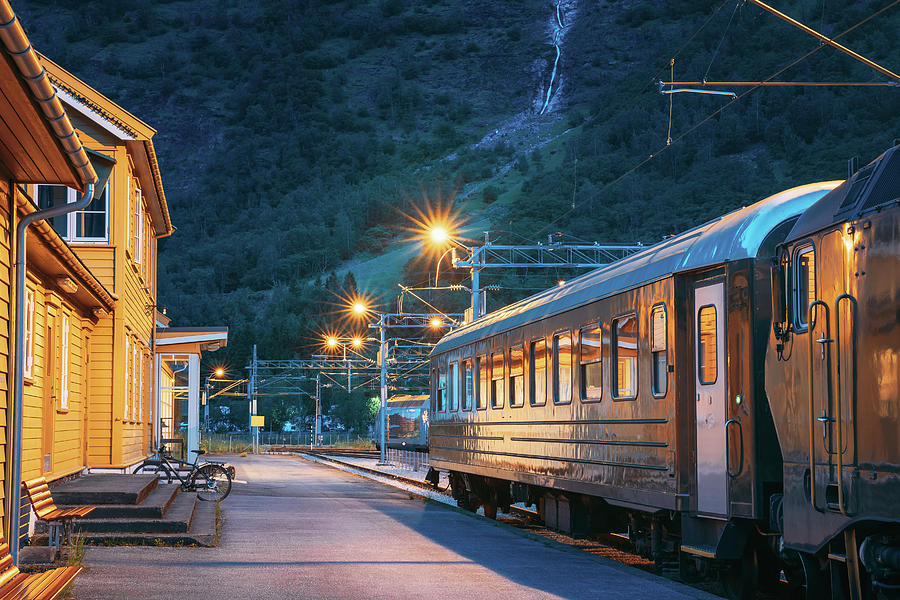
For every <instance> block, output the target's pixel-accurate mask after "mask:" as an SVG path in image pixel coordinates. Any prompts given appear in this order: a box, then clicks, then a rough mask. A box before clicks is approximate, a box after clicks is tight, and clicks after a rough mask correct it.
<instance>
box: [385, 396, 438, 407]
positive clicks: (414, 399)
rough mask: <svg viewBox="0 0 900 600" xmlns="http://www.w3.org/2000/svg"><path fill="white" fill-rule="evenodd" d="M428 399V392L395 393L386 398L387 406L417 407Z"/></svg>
mask: <svg viewBox="0 0 900 600" xmlns="http://www.w3.org/2000/svg"><path fill="white" fill-rule="evenodd" d="M430 399H431V397H430V396H429V395H428V394H396V395H394V396H391V397H390V398H388V399H387V403H388V408H418V407H420V406H422V404H423V403H425V404H427V403H428V401H429V400H430Z"/></svg>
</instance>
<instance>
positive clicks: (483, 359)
mask: <svg viewBox="0 0 900 600" xmlns="http://www.w3.org/2000/svg"><path fill="white" fill-rule="evenodd" d="M475 370H476V371H477V372H478V373H477V377H478V394H477V396H476V397H475V406H476V407H477V408H478V410H484V409H486V408H487V405H488V396H489V395H490V389H491V384H490V381H491V369H490V364H489V363H488V359H487V356H478V357H476V358H475Z"/></svg>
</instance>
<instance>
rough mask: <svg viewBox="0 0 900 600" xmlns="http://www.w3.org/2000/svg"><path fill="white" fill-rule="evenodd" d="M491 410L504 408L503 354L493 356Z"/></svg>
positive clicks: (496, 353) (497, 353)
mask: <svg viewBox="0 0 900 600" xmlns="http://www.w3.org/2000/svg"><path fill="white" fill-rule="evenodd" d="M491 408H503V352H495V353H494V354H492V355H491Z"/></svg>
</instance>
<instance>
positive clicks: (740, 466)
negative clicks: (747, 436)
mask: <svg viewBox="0 0 900 600" xmlns="http://www.w3.org/2000/svg"><path fill="white" fill-rule="evenodd" d="M730 425H737V428H738V445H739V447H740V449H741V452H740V454H739V455H738V456H739V458H740V460H739V461H738V470H737V473H732V472H731V464H730V462H729V460H728V427H729V426H730ZM725 470H726V472H727V473H728V476H729V477H731V478H732V479H734V478H735V477H740V476H741V473H743V472H744V428H743V427H741V422H740V421H738V420H737V419H728V420H727V421H725Z"/></svg>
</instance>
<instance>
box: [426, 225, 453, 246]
mask: <svg viewBox="0 0 900 600" xmlns="http://www.w3.org/2000/svg"><path fill="white" fill-rule="evenodd" d="M429 236H430V237H431V241H432V242H434V243H435V244H437V245H439V246H441V245H443V244H446V243H447V241H448V240H449V239H450V234H449V233H447V228H446V227H441V226H440V225H438V226H437V227H432V228H431V232H430V233H429Z"/></svg>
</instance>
